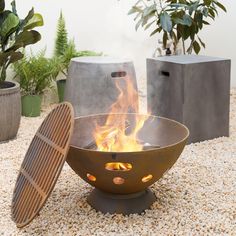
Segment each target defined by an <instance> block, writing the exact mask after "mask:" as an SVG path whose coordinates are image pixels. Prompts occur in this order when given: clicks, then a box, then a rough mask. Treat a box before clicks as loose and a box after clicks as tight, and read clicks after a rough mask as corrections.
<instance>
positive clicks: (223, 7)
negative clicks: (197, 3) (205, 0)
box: [214, 1, 227, 12]
mask: <svg viewBox="0 0 236 236" xmlns="http://www.w3.org/2000/svg"><path fill="white" fill-rule="evenodd" d="M214 3H215V4H216V5H217V6H218V7H219V8H220V9H222V10H223V11H224V12H227V10H226V8H225V6H224V5H222V4H221V3H220V2H218V1H214Z"/></svg>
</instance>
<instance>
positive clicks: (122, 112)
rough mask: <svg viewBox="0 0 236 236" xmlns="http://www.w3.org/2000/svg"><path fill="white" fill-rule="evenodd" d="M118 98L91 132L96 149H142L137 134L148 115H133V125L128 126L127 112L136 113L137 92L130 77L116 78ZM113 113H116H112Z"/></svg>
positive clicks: (125, 150) (119, 150)
mask: <svg viewBox="0 0 236 236" xmlns="http://www.w3.org/2000/svg"><path fill="white" fill-rule="evenodd" d="M116 87H117V89H118V91H119V95H118V98H117V100H116V102H115V103H114V104H112V106H111V108H110V113H109V115H108V117H107V119H106V122H105V124H104V125H102V126H100V125H98V124H96V126H95V130H94V133H93V136H94V139H95V142H96V146H97V150H98V151H106V152H111V151H113V152H133V151H141V150H143V144H142V143H141V142H140V141H139V140H138V138H137V134H138V132H139V131H140V129H141V128H142V127H143V125H144V123H145V121H146V120H147V119H148V116H138V115H136V116H135V122H134V123H135V127H132V130H130V129H131V127H130V126H129V122H128V117H127V115H128V114H127V113H128V112H130V111H131V112H132V113H136V114H137V113H138V92H137V90H136V89H135V88H134V85H133V82H132V80H131V79H130V78H128V77H124V78H120V79H117V81H116ZM114 113H115V114H116V115H114Z"/></svg>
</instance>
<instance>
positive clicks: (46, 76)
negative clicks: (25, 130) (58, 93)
mask: <svg viewBox="0 0 236 236" xmlns="http://www.w3.org/2000/svg"><path fill="white" fill-rule="evenodd" d="M57 66H58V61H56V60H55V59H49V58H46V57H45V50H43V51H40V52H39V53H37V54H36V55H34V54H33V53H32V52H31V55H29V56H25V57H24V58H23V59H22V60H20V61H18V62H16V63H15V64H14V71H15V78H16V79H17V80H18V81H19V83H20V89H21V103H22V115H23V116H27V117H36V116H39V115H40V111H41V102H42V95H43V93H44V91H45V89H47V88H50V87H51V82H52V80H53V78H54V77H55V73H57V70H58V69H57Z"/></svg>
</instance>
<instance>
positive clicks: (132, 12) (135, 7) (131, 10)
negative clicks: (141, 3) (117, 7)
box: [128, 6, 143, 15]
mask: <svg viewBox="0 0 236 236" xmlns="http://www.w3.org/2000/svg"><path fill="white" fill-rule="evenodd" d="M136 12H140V13H142V12H143V11H142V9H141V8H139V7H137V6H133V7H132V8H131V9H130V11H129V12H128V15H132V14H134V13H136Z"/></svg>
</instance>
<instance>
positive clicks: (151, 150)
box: [70, 113, 190, 154]
mask: <svg viewBox="0 0 236 236" xmlns="http://www.w3.org/2000/svg"><path fill="white" fill-rule="evenodd" d="M126 114H127V115H139V116H148V117H153V118H156V119H161V120H168V121H171V122H172V123H175V124H177V125H179V126H181V127H182V128H184V129H185V130H186V131H187V134H186V136H185V137H184V138H183V139H181V140H179V141H178V142H176V143H173V144H170V145H166V146H162V147H158V148H153V149H149V150H142V151H130V152H117V151H116V152H106V151H97V150H93V149H86V148H82V147H78V146H75V145H72V144H70V146H71V147H73V148H76V149H80V150H83V151H90V152H94V153H122V154H130V153H133V154H135V153H147V152H153V151H154V150H163V149H166V148H170V147H174V146H176V145H178V144H180V143H182V142H184V141H185V140H187V139H188V137H189V135H190V131H189V129H188V127H187V126H185V125H184V124H182V123H180V122H178V121H176V120H173V119H169V118H166V117H162V116H154V115H149V114H147V113H146V114H145V113H98V114H92V115H86V116H79V117H75V122H76V120H79V119H83V118H89V117H99V116H108V115H126Z"/></svg>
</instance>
